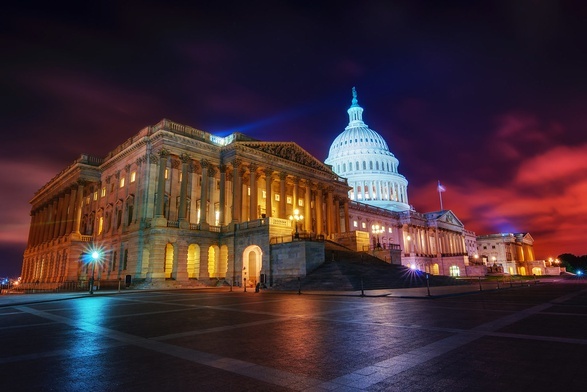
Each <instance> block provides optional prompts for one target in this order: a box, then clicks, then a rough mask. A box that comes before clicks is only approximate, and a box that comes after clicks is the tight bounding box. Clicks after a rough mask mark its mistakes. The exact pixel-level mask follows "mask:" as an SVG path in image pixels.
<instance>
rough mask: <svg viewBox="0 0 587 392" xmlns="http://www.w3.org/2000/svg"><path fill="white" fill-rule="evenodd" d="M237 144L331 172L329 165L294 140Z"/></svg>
mask: <svg viewBox="0 0 587 392" xmlns="http://www.w3.org/2000/svg"><path fill="white" fill-rule="evenodd" d="M239 145H241V146H245V147H248V148H252V149H254V150H257V151H260V152H263V153H265V154H269V155H273V156H276V157H278V158H282V159H285V160H288V161H290V162H296V163H299V164H300V165H304V166H308V167H311V168H313V169H317V170H320V171H325V172H329V173H331V172H332V170H331V169H330V167H328V166H326V165H325V164H324V163H322V162H321V161H320V160H318V159H316V158H315V157H314V156H312V155H311V154H310V153H308V152H307V151H306V150H304V149H303V148H302V147H300V146H299V145H297V144H296V143H294V142H240V143H239Z"/></svg>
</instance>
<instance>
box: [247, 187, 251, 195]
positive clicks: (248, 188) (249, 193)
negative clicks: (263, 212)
mask: <svg viewBox="0 0 587 392" xmlns="http://www.w3.org/2000/svg"><path fill="white" fill-rule="evenodd" d="M247 196H251V187H250V186H248V187H247Z"/></svg>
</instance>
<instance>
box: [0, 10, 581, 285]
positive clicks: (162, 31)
mask: <svg viewBox="0 0 587 392" xmlns="http://www.w3.org/2000/svg"><path fill="white" fill-rule="evenodd" d="M118 3H119V2H114V1H113V2H107V1H100V2H83V1H80V2H75V3H71V4H69V5H68V6H67V7H65V6H61V5H60V3H59V1H57V2H43V3H39V4H36V3H34V2H33V3H31V2H24V1H23V2H19V5H12V6H3V9H2V15H1V16H0V48H1V52H0V53H1V54H0V56H1V57H0V71H1V72H0V89H1V90H0V91H1V95H0V99H1V105H0V111H1V115H2V116H1V121H2V128H3V132H2V135H3V137H2V143H1V144H0V152H1V154H0V160H1V163H0V198H1V199H0V200H1V201H2V203H1V204H0V205H1V207H0V223H1V225H0V276H6V275H8V276H18V275H19V273H20V269H21V265H22V253H23V251H24V248H25V246H26V240H27V236H28V228H29V221H30V216H29V212H30V205H29V204H28V202H29V200H30V199H31V198H32V197H33V195H34V192H35V191H37V190H38V189H39V188H40V187H41V186H42V185H44V184H45V183H46V182H47V181H48V180H50V179H51V178H52V177H54V176H55V175H56V174H57V173H58V172H60V171H61V170H62V169H64V168H65V167H66V166H68V165H69V164H70V163H71V162H73V161H74V160H75V159H76V158H77V157H78V156H79V155H80V154H81V153H88V154H90V155H95V156H99V157H103V156H104V155H105V154H106V153H107V152H108V151H110V150H112V149H114V148H115V147H116V146H117V145H118V144H120V143H122V142H123V141H124V140H126V139H127V138H129V137H130V136H132V135H134V134H136V133H137V132H138V131H139V130H140V129H142V128H143V127H145V126H148V125H153V124H155V123H157V122H158V121H160V120H161V119H163V118H167V119H170V120H172V121H175V122H179V123H182V124H186V125H190V126H192V127H194V128H198V129H202V130H204V131H207V132H210V133H213V134H217V135H226V134H228V133H230V132H233V131H240V132H243V133H245V134H247V135H249V136H251V137H254V138H257V139H260V140H266V141H294V142H296V143H298V144H299V145H300V146H301V147H302V148H304V149H305V150H306V151H308V152H309V153H311V154H313V155H314V156H316V157H317V158H319V159H321V160H324V159H325V158H326V157H327V156H328V149H329V147H330V143H331V142H332V141H333V140H334V138H335V137H336V136H337V135H338V134H339V133H341V132H342V131H343V130H344V127H345V126H346V125H347V123H348V116H347V113H346V110H347V109H348V107H349V106H350V103H351V88H352V87H353V86H355V87H356V88H357V92H358V98H359V104H360V105H361V106H362V107H363V108H364V109H365V111H364V113H363V119H364V120H365V122H366V123H367V125H369V127H370V128H372V129H374V130H375V131H377V132H379V133H380V134H381V135H382V136H383V137H384V138H385V140H386V141H387V143H388V145H389V148H390V150H391V152H393V153H394V154H395V156H396V157H397V158H398V159H399V161H400V166H399V172H400V173H401V174H403V175H404V176H406V178H407V179H408V181H409V187H408V194H409V202H410V204H412V205H413V206H414V207H415V208H416V210H417V211H419V212H427V211H434V210H438V209H439V208H440V206H439V200H438V193H437V192H436V184H437V181H438V180H440V181H441V182H442V183H443V185H444V186H445V187H446V192H444V193H443V204H444V207H445V209H451V210H452V211H453V212H454V213H455V214H456V215H457V216H458V217H459V219H460V220H461V221H463V223H465V227H466V228H468V229H470V230H474V231H475V232H476V233H477V234H490V233H498V232H529V233H530V234H531V235H532V237H534V239H535V240H536V242H535V252H536V256H537V258H539V259H542V258H548V257H556V256H558V255H559V254H561V253H574V254H577V255H582V254H587V245H586V241H585V236H586V233H587V220H586V216H587V203H586V200H587V132H586V124H587V50H586V46H587V27H586V26H587V24H586V23H585V20H587V5H586V4H587V3H585V2H583V1H574V2H572V1H567V2H565V1H521V0H517V1H509V0H505V1H487V2H470V1H459V2H456V1H455V2H451V1H442V2H436V1H337V2H297V1H296V2H293V1H292V2H283V1H270V2H235V3H234V4H230V3H222V2H197V1H196V2H193V1H185V2H176V1H170V0H169V1H165V2H164V3H163V2H161V3H158V2H152V1H142V2H136V1H124V2H120V3H121V4H118ZM198 3H205V4H206V5H194V4H198ZM480 3H483V4H480ZM317 4H320V6H318V5H317Z"/></svg>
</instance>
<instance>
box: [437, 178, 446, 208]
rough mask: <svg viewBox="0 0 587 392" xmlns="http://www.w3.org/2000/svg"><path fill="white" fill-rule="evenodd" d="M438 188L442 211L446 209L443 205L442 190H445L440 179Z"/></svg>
mask: <svg viewBox="0 0 587 392" xmlns="http://www.w3.org/2000/svg"><path fill="white" fill-rule="evenodd" d="M436 190H437V191H438V198H439V199H440V211H444V208H443V207H442V192H444V190H445V189H444V187H443V186H442V185H440V180H438V186H437V187H436Z"/></svg>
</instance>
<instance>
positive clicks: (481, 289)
mask: <svg viewBox="0 0 587 392" xmlns="http://www.w3.org/2000/svg"><path fill="white" fill-rule="evenodd" d="M479 291H483V287H481V277H479Z"/></svg>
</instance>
